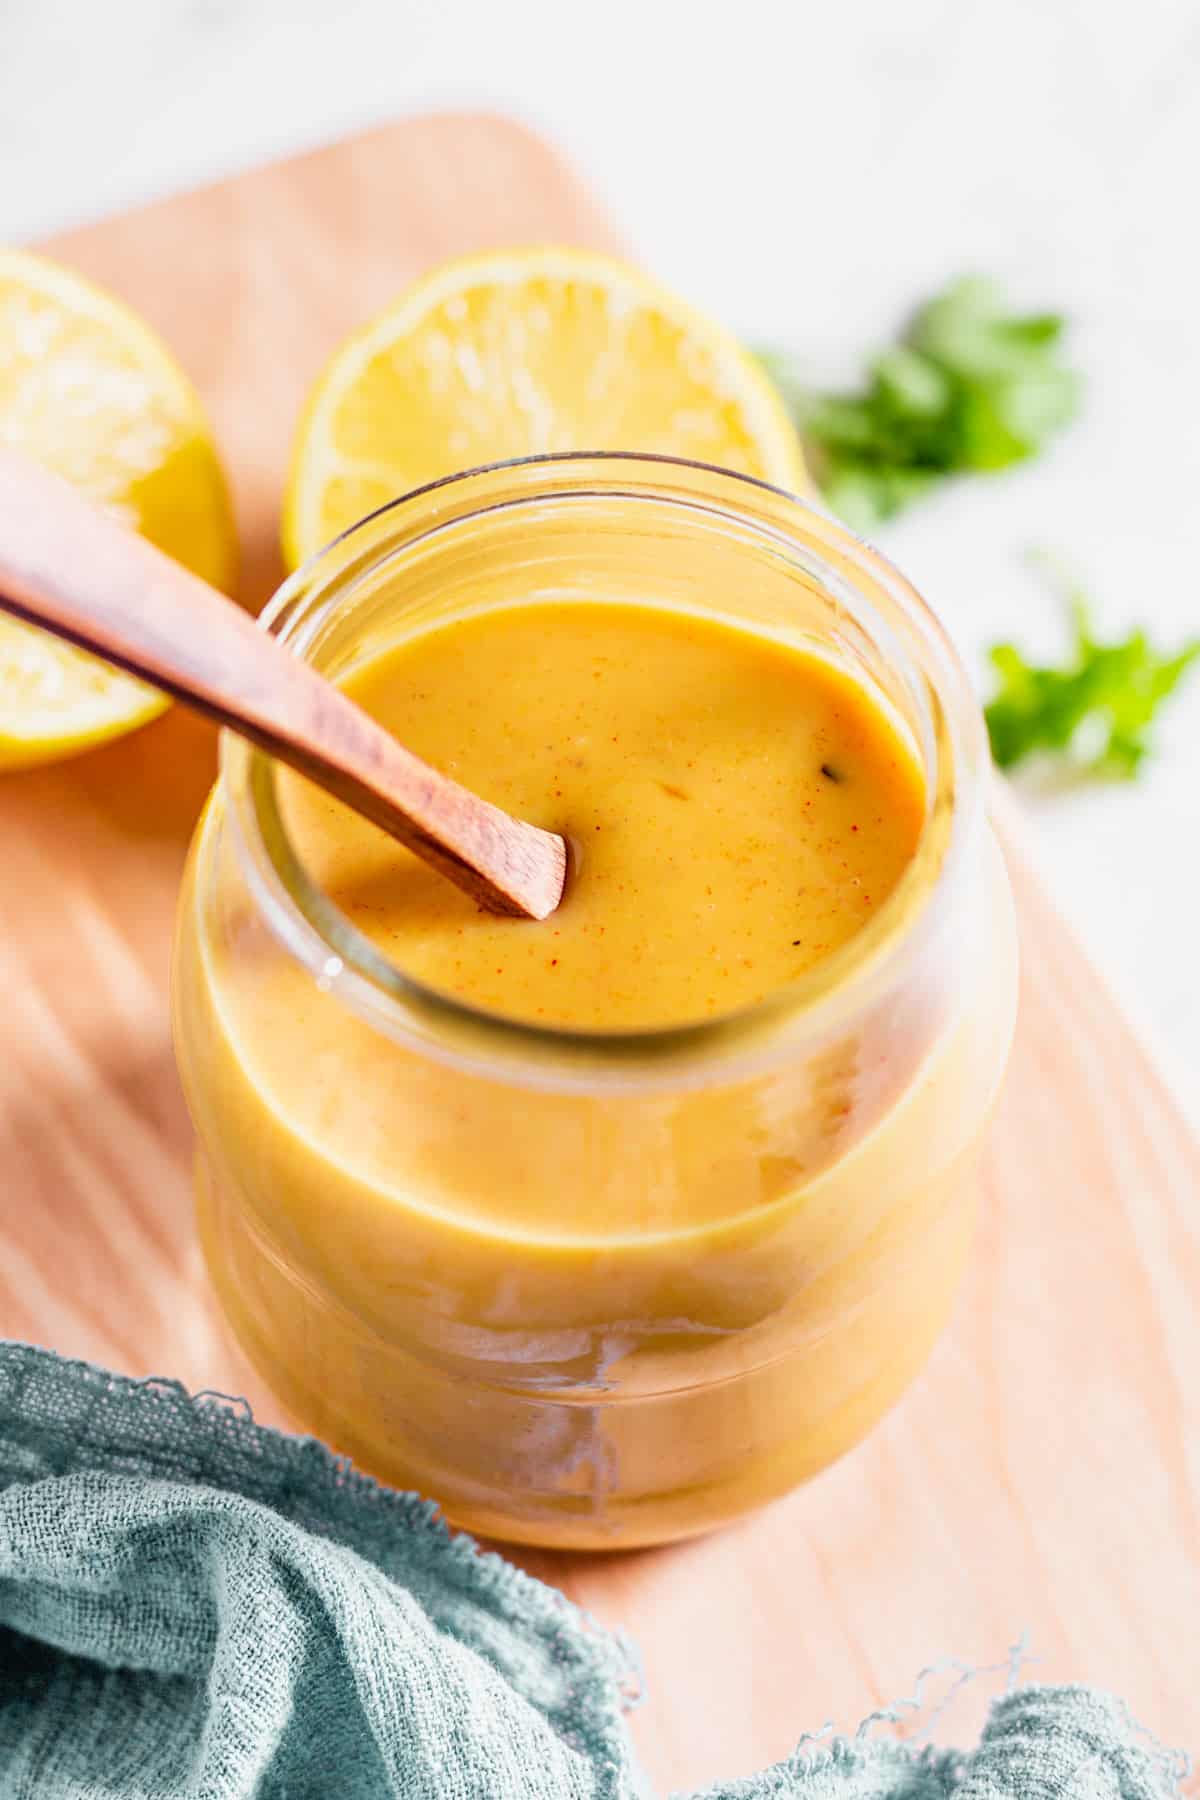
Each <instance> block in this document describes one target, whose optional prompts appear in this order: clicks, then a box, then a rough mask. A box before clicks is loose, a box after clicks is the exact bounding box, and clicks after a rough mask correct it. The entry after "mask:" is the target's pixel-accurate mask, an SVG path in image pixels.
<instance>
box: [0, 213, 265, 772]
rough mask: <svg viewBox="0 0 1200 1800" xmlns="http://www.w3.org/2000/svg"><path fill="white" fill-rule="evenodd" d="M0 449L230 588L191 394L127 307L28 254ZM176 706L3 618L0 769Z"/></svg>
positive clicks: (14, 323)
mask: <svg viewBox="0 0 1200 1800" xmlns="http://www.w3.org/2000/svg"><path fill="white" fill-rule="evenodd" d="M0 444H4V445H6V446H8V447H9V448H11V449H14V450H20V451H22V452H24V453H25V454H26V455H28V456H32V457H33V458H35V460H36V461H38V462H40V463H43V464H45V466H46V467H47V468H50V469H54V470H55V471H57V473H58V474H60V475H63V476H65V477H66V478H67V479H68V480H69V481H71V482H73V483H74V484H75V486H77V487H79V488H81V489H82V490H83V491H84V492H85V493H87V494H90V495H91V496H92V497H93V498H94V499H96V500H98V501H100V502H102V503H103V504H104V505H105V506H107V507H108V508H109V510H110V511H112V512H113V513H115V514H116V515H117V516H118V517H119V518H122V519H124V520H126V521H127V522H128V523H129V524H130V525H131V526H132V527H134V528H135V529H136V530H138V531H140V532H142V534H143V535H144V536H145V537H148V538H149V539H150V540H151V542H152V543H155V544H157V545H158V546H159V547H160V548H161V549H163V550H165V551H167V552H168V554H169V555H171V556H173V557H175V558H176V560H177V561H179V562H181V563H184V564H185V565H186V566H187V567H188V568H189V569H192V570H193V571H194V572H195V573H196V574H197V575H202V576H203V577H204V579H205V580H206V581H211V582H213V583H214V584H215V585H216V586H217V587H228V586H229V585H230V584H231V582H232V579H233V573H234V532H233V520H232V515H231V513H230V508H229V498H228V494H227V492H226V488H225V479H224V476H223V475H222V472H221V467H220V463H219V461H218V458H217V452H216V448H215V445H214V444H213V440H212V434H211V432H210V431H209V428H208V425H207V423H206V421H205V418H204V415H203V413H202V411H201V408H200V402H199V400H198V399H197V397H196V394H195V392H194V390H193V388H192V386H191V383H190V382H189V381H188V379H187V377H186V376H185V375H184V373H183V371H182V370H181V369H180V368H179V366H178V364H177V363H176V362H175V361H174V359H173V358H172V357H171V356H170V355H169V353H168V352H167V350H166V349H165V348H164V347H163V345H162V344H161V343H160V342H159V340H158V338H157V337H156V336H155V335H154V333H153V332H152V331H151V330H150V328H149V326H148V325H145V324H143V322H142V321H141V320H140V319H139V318H137V317H136V315H135V314H134V313H132V312H130V311H129V310H128V308H127V307H124V306H122V305H121V304H120V303H119V302H118V301H116V300H114V299H112V298H111V297H110V296H109V295H108V294H105V293H103V292H101V290H100V289H99V288H96V287H93V286H92V284H91V283H90V282H87V281H84V280H83V279H82V278H81V277H80V276H78V275H75V274H73V273H72V272H71V271H69V270H67V269H63V268H60V267H59V266H58V265H57V264H55V263H52V262H48V261H47V260H46V259H45V258H44V257H40V256H33V255H31V254H29V253H28V252H27V251H23V250H4V249H0ZM166 705H167V701H166V699H165V697H164V696H163V695H161V694H159V693H157V692H155V691H154V689H152V688H148V687H145V686H143V684H142V683H141V682H138V681H134V680H133V679H132V678H131V677H130V676H128V675H124V674H121V673H120V672H119V671H118V670H115V669H113V668H111V667H110V666H109V665H108V664H107V663H103V662H100V661H98V660H97V659H96V658H95V657H91V656H87V655H85V654H84V653H83V652H82V651H80V650H75V649H72V648H71V647H70V646H69V645H67V644H63V643H60V642H59V640H58V639H57V638H53V637H50V636H48V635H47V634H46V633H44V632H41V631H37V630H35V629H34V628H33V627H32V626H28V625H22V624H19V623H17V622H16V621H15V620H11V619H8V618H6V617H4V616H3V615H0V768H14V767H17V766H18V765H20V764H24V763H43V762H54V761H56V760H57V759H58V758H60V757H63V756H71V755H73V754H74V753H75V752H76V751H78V750H83V749H86V748H87V746H88V745H90V744H96V743H101V742H103V741H104V740H105V739H107V738H111V737H116V736H118V735H119V734H120V733H122V732H125V731H130V730H132V729H133V728H134V727H135V726H137V725H143V724H145V722H146V721H147V720H148V719H152V718H154V717H156V715H157V714H158V713H160V712H162V710H163V708H164V707H165V706H166Z"/></svg>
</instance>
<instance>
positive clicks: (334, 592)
mask: <svg viewBox="0 0 1200 1800" xmlns="http://www.w3.org/2000/svg"><path fill="white" fill-rule="evenodd" d="M533 597H542V598H545V597H551V598H555V599H558V598H569V599H570V600H571V601H572V602H578V603H580V604H589V603H596V602H612V601H622V600H626V599H630V598H633V599H636V600H638V601H639V602H641V603H642V604H646V603H647V602H652V603H653V605H654V606H655V607H662V608H667V609H671V610H673V611H675V612H677V613H683V614H686V615H688V616H689V617H693V618H697V617H701V618H710V619H714V620H719V621H722V622H724V623H726V624H735V625H738V626H740V627H741V628H743V629H745V630H751V631H754V632H757V633H760V634H762V635H763V636H764V637H767V638H770V639H772V640H773V641H775V642H778V643H786V644H791V645H794V646H796V647H798V648H804V649H806V650H809V651H812V652H815V653H819V654H820V655H821V656H822V657H825V658H827V659H828V660H829V661H831V662H832V663H834V664H836V665H837V666H838V667H840V668H841V669H842V670H843V671H845V672H846V673H848V674H849V675H851V676H852V677H853V679H854V680H855V682H857V683H858V684H860V686H861V688H862V689H863V691H864V692H866V693H868V694H869V695H870V696H871V697H872V700H873V702H874V703H875V704H877V705H878V706H879V707H880V708H881V709H884V710H886V712H887V714H888V716H889V718H890V719H892V720H893V721H895V723H896V728H897V729H898V730H900V731H902V732H903V733H904V734H905V736H906V739H907V741H908V742H910V743H911V745H912V746H913V750H914V754H915V756H916V757H917V759H918V761H919V764H920V768H921V771H922V774H923V778H924V789H925V811H924V822H923V824H922V825H921V827H920V835H919V840H918V842H917V846H916V850H915V853H914V855H913V857H912V860H911V862H910V864H909V866H908V867H907V869H906V870H905V872H904V874H903V876H902V877H901V879H900V880H899V882H898V884H897V886H896V887H895V889H894V891H893V892H892V893H891V894H890V896H889V898H888V899H887V900H886V902H885V903H884V904H883V905H882V906H881V907H880V908H879V909H878V911H877V912H876V913H874V914H873V916H872V917H871V919H870V921H869V922H868V924H866V925H865V926H864V927H862V929H861V930H859V931H858V932H857V934H856V935H854V936H853V937H851V938H850V939H849V941H848V942H847V943H845V944H844V945H842V947H841V948H840V949H838V950H836V951H834V952H833V953H832V954H831V955H830V956H829V957H828V958H827V959H825V960H824V961H821V962H819V963H818V964H817V965H816V966H815V967H813V968H811V969H809V970H808V971H807V972H806V973H805V974H804V975H802V976H801V977H800V978H799V979H798V980H796V981H795V982H793V983H792V984H790V985H788V986H786V987H784V988H781V989H780V990H779V991H778V992H776V993H774V994H772V995H770V996H768V998H767V999H765V1000H764V1001H762V1002H760V1003H758V1004H756V1005H754V1006H752V1007H750V1008H749V1009H747V1010H743V1011H741V1012H739V1013H735V1014H733V1015H730V1016H727V1017H720V1018H717V1019H714V1020H707V1021H704V1022H702V1023H699V1024H692V1025H688V1026H685V1027H682V1028H678V1029H673V1030H652V1031H644V1032H640V1033H627V1034H626V1035H624V1036H612V1035H602V1034H599V1033H596V1032H590V1033H589V1032H578V1031H577V1032H570V1031H566V1030H544V1029H536V1028H533V1027H530V1026H527V1025H523V1024H515V1023H511V1022H507V1021H505V1020H502V1019H500V1018H498V1017H496V1016H495V1015H494V1014H488V1013H483V1012H480V1011H473V1010H471V1009H470V1008H469V1007H468V1006H466V1005H464V1004H461V1003H458V1002H455V1001H453V1000H450V999H447V998H445V997H443V996H439V995H438V994H436V993H433V992H431V991H429V990H426V989H424V988H422V987H420V986H419V985H418V984H416V983H415V982H414V981H412V980H411V979H409V978H407V977H406V976H405V975H404V974H403V973H402V972H401V971H400V970H399V969H398V968H396V967H394V966H392V964H391V963H390V962H388V961H387V960H386V958H385V956H384V955H383V953H382V952H381V950H380V948H379V947H378V945H376V944H373V943H372V942H371V941H369V940H368V939H367V938H365V937H364V936H362V935H361V933H360V931H359V929H358V928H357V926H356V925H354V924H352V923H351V921H350V920H349V919H348V918H347V917H346V916H345V915H344V914H343V913H342V912H341V911H340V910H339V908H338V907H337V906H336V905H335V904H334V902H333V900H332V899H331V898H330V895H329V894H328V893H327V892H325V891H323V890H322V888H321V886H320V885H319V884H318V883H317V882H315V881H314V879H313V876H312V871H311V869H310V868H309V867H308V866H306V863H305V859H304V856H303V854H302V852H301V849H300V848H299V847H298V844H297V841H296V839H295V837H294V834H293V833H292V832H291V830H290V828H289V826H288V824H287V823H286V822H285V813H284V812H283V811H281V808H280V804H279V795H278V793H277V791H276V776H275V772H274V771H273V770H272V768H271V767H270V765H269V764H267V763H266V762H265V760H264V759H263V758H261V757H260V756H258V754H257V753H255V752H253V751H250V750H249V749H248V748H247V747H245V746H244V745H241V744H238V743H235V742H232V741H227V742H226V743H225V745H224V749H223V764H222V778H221V782H220V784H219V786H218V788H217V790H216V792H215V794H214V797H213V800H212V802H211V804H210V806H209V809H208V811H207V813H206V816H205V819H204V821H203V823H202V824H201V827H200V829H199V831H198V833H197V837H196V842H195V844H194V846H193V852H192V857H191V861H190V865H189V872H188V877H187V882H186V885H185V890H184V894H183V898H182V903H181V910H180V918H179V929H178V939H177V952H176V967H175V1018H176V1041H177V1047H178V1054H179V1060H180V1066H181V1069H182V1073H183V1078H184V1083H185V1087H186V1091H187V1095H188V1100H189V1104H190V1106H191V1109H192V1113H193V1117H194V1119H195V1123H196V1128H197V1132H198V1136H199V1145H200V1148H199V1159H198V1166H199V1183H198V1187H199V1212H200V1229H201V1235H202V1239H203V1243H204V1248H205V1254H206V1256H207V1259H208V1264H209V1268H210V1271H211V1274H212V1278H213V1281H214V1283H215V1285H216V1288H217V1290H218V1292H219V1294H220V1297H221V1300H222V1303H223V1305H224V1308H225V1311H226V1314H227V1316H228V1319H229V1321H230V1323H231V1325H232V1327H233V1330H234V1332H235V1333H236V1335H237V1337H238V1339H239V1341H240V1343H241V1344H242V1346H243V1347H244V1349H245V1350H246V1352H247V1353H248V1355H249V1356H250V1358H251V1359H252V1361H253V1362H254V1363H255V1365H256V1366H257V1368H258V1369H259V1371H260V1372H261V1373H262V1375H263V1376H264V1377H265V1378H266V1379H267V1381H268V1382H269V1383H270V1385H271V1386H272V1388H273V1389H274V1391H275V1392H276V1393H277V1394H278V1395H279V1397H280V1399H281V1400H282V1401H283V1402H284V1404H285V1405H286V1406H287V1407H288V1409H289V1411H290V1412H291V1414H292V1415H293V1416H294V1418H295V1420H296V1422H297V1424H298V1425H300V1426H302V1427H303V1428H305V1429H306V1430H309V1431H312V1432H315V1433H316V1434H318V1435H319V1436H321V1437H323V1438H326V1439H327V1440H328V1441H330V1442H331V1443H333V1444H334V1445H336V1446H337V1447H338V1448H339V1449H341V1450H343V1451H346V1452H348V1453H349V1454H350V1455H351V1456H353V1457H354V1459H355V1460H356V1461H357V1462H358V1463H359V1464H360V1465H361V1466H362V1467H364V1468H366V1469H368V1470H370V1471H372V1472H373V1473H375V1474H377V1475H379V1476H380V1477H381V1478H383V1479H384V1480H387V1481H389V1482H392V1483H395V1484H398V1485H400V1486H405V1487H414V1488H417V1489H419V1490H421V1491H422V1492H423V1493H426V1494H428V1495H431V1496H432V1497H434V1498H435V1499H437V1500H438V1501H440V1502H441V1504H442V1505H443V1507H444V1508H445V1510H446V1512H447V1514H448V1515H449V1516H450V1518H451V1519H453V1520H454V1521H455V1522H457V1523H461V1524H465V1525H469V1526H471V1527H472V1528H473V1529H475V1530H477V1531H481V1532H485V1533H488V1534H491V1535H494V1536H500V1537H507V1538H510V1539H516V1540H522V1541H526V1542H531V1543H540V1544H553V1545H564V1546H568V1545H570V1546H579V1547H596V1548H609V1547H619V1546H629V1545H633V1544H645V1543H653V1542H657V1541H662V1540H665V1539H669V1538H673V1537H680V1536H684V1535H686V1534H688V1533H691V1532H697V1531H702V1530H705V1529H707V1528H709V1527H710V1526H713V1525H716V1524H718V1523H720V1522H722V1521H724V1520H727V1519H730V1518H732V1517H734V1516H736V1515H737V1514H738V1513H740V1512H743V1511H744V1510H746V1509H747V1508H749V1507H753V1506H757V1505H760V1504H761V1503H763V1502H764V1501H767V1500H769V1499H771V1498H773V1497H774V1496H776V1495H779V1494H781V1493H783V1492H784V1491H786V1490H787V1489H788V1488H790V1487H792V1486H793V1485H795V1484H796V1483H797V1482H799V1481H802V1480H804V1479H805V1478H806V1477H807V1476H809V1475H811V1474H813V1473H814V1472H815V1471H817V1470H818V1469H820V1468H822V1467H824V1466H825V1465H826V1464H827V1463H829V1462H830V1461H831V1460H832V1459H833V1458H835V1457H837V1456H839V1455H840V1454H841V1453H842V1452H843V1451H845V1450H847V1449H848V1448H849V1447H850V1446H851V1445H853V1444H854V1443H855V1442H857V1441H858V1439H860V1438H861V1437H862V1436H863V1434H864V1433H865V1432H866V1431H867V1430H869V1428H870V1427H871V1426H872V1425H873V1424H874V1423H875V1421H876V1420H877V1419H878V1418H879V1417H880V1415H881V1414H882V1413H883V1412H884V1411H885V1410H886V1409H887V1407H888V1406H890V1405H891V1403H892V1402H893V1401H894V1400H895V1399H896V1398H897V1396H898V1395H899V1394H900V1393H901V1392H902V1391H903V1389H904V1388H905V1387H906V1385H907V1384H908V1383H909V1381H910V1380H911V1379H912V1377H913V1376H914V1375H915V1373H916V1372H917V1371H918V1369H919V1368H920V1367H921V1365H922V1363H923V1362H924V1360H925V1358H926V1356H927V1355H928V1353H929V1351H930V1349H931V1347H932V1345H933V1342H934V1340H935V1338H936V1337H937V1334H938V1332H939V1331H940V1330H941V1328H942V1326H943V1324H944V1323H945V1320H946V1318H947V1315H948V1313H949V1310H950V1307H951V1303H952V1300H953V1296H954V1291H955V1287H956V1284H957V1282H958V1278H959V1275H960V1272H961V1269H962V1265H963V1260H964V1256H965V1253H966V1249H967V1245H968V1241H969V1235H970V1228H971V1222H972V1212H973V1206H974V1194H973V1186H972V1178H971V1171H972V1163H973V1158H974V1153H975V1151H976V1150H977V1147H978V1142H979V1138H980V1135H981V1133H982V1130H983V1127H984V1124H985V1122H986V1119H987V1116H988V1114H989V1111H990V1108H991V1105H992V1101H993V1099H994V1096H995V1093H996V1090H997V1086H998V1083H999V1080H1000V1077H1001V1074H1002V1071H1003V1066H1004V1061H1005V1057H1006V1055H1007V1051H1008V1046H1009V1041H1010V1038H1011V1033H1012V1024H1013V1013H1014V1006H1015V992H1016V967H1015V948H1014V931H1013V920H1012V913H1011V904H1010V900H1009V895H1008V888H1007V882H1006V879H1005V875H1004V871H1003V867H1002V863H1001V860H1000V857H999V854H998V851H997V849H996V846H995V843H994V841H993V839H992V836H991V833H990V830H989V828H988V825H987V821H986V818H985V815H984V811H983V805H982V793H981V787H982V783H983V779H984V772H985V766H986V751H985V747H984V739H983V735H982V731H981V726H980V721H979V718H978V714H977V709H976V707H975V704H974V702H973V700H972V698H971V695H970V692H969V689H968V686H967V684H966V681H965V678H964V676H963V674H962V671H961V669H960V667H959V665H958V663H957V661H956V660H955V658H954V655H953V653H952V651H951V650H950V649H949V647H948V645H947V642H946V640H945V638H944V636H943V635H942V633H941V631H940V629H939V628H938V626H937V625H936V623H935V621H934V620H933V619H932V618H931V616H930V615H929V613H928V612H927V611H926V609H925V608H924V607H923V605H922V604H921V602H920V600H919V599H918V598H917V596H916V595H915V594H914V593H913V592H912V590H911V589H910V588H909V587H908V586H907V584H905V583H904V582H903V581H902V580H901V579H900V577H899V576H897V575H896V574H895V572H894V571H893V570H891V569H890V568H889V567H888V565H887V564H886V563H884V562H883V560H882V559H881V558H880V557H878V556H877V555H876V554H875V553H874V552H872V551H870V550H868V549H866V548H865V547H863V546H861V545H859V544H857V543H856V542H855V541H854V540H853V539H852V538H851V537H850V536H849V535H848V534H847V533H845V532H844V531H842V530H841V529H840V528H839V527H837V526H835V525H833V524H832V523H830V522H829V521H828V520H826V519H824V518H823V517H821V516H820V515H818V514H816V513H814V512H812V511H810V510H809V509H807V508H806V507H804V506H802V505H801V504H800V503H799V502H797V501H795V500H792V499H790V498H788V497H786V496H783V495H780V494H777V493H775V492H773V491H771V490H769V489H766V488H764V487H762V486H760V485H758V484H756V483H753V482H749V481H746V480H743V479H741V478H738V477H734V476H731V475H726V474H720V473H717V472H715V471H710V470H703V469H698V468H694V467H690V466H687V465H682V464H675V463H671V462H666V461H659V460H655V459H649V458H635V457H584V458H558V459H543V460H538V461H534V462H529V463H523V464H516V465H510V466H506V467H501V468H498V469H493V470H487V471H482V472H479V473H476V474H473V475H468V476H463V477H459V478H457V479H455V480H453V481H450V482H447V483H442V484H439V485H438V486H435V487H434V488H432V489H429V490H426V491H424V492H423V493H421V494H417V495H414V496H411V497H410V498H409V499H407V500H405V501H402V502H398V503H397V504H396V505H395V506H394V507H392V508H389V509H387V510H386V511H385V512H383V513H381V514H377V515H375V516H374V517H373V518H371V519H369V520H367V521H365V522H364V523H363V524H362V525H360V526H359V527H357V528H356V529H355V530H354V531H352V532H350V533H349V534H347V536H346V537H344V538H342V539H341V540H339V541H338V542H337V543H336V544H334V545H333V546H331V548H330V549H329V550H327V551H326V552H324V553H323V554H322V555H321V556H320V557H318V558H317V559H316V560H315V562H313V563H312V564H310V565H308V566H307V567H306V568H305V569H303V570H301V571H300V573H299V574H298V575H297V576H296V577H294V578H293V580H292V581H291V582H289V583H288V584H287V586H286V587H285V588H284V589H283V591H282V592H281V594H280V595H279V596H278V598H277V600H276V601H275V603H274V605H273V607H272V609H271V612H270V615H269V617H270V623H271V627H272V629H274V630H275V631H277V632H278V633H280V635H282V636H283V637H284V638H285V639H286V640H287V641H288V642H289V643H290V644H292V645H293V646H294V647H295V648H296V649H297V651H298V652H299V653H300V654H302V655H304V656H305V657H307V658H308V659H310V660H311V661H312V662H313V663H314V664H316V665H317V666H318V667H320V668H321V669H322V670H323V671H325V672H326V673H328V674H330V675H331V676H333V677H335V678H344V677H346V676H347V675H348V674H349V673H350V672H351V671H353V670H355V669H357V668H361V667H362V666H364V664H365V663H367V662H368V661H369V660H370V659H372V658H374V657H376V656H378V655H379V654H380V653H381V652H382V651H384V650H386V649H387V648H388V647H389V646H392V645H394V644H397V643H399V642H401V641H402V640H405V639H408V638H411V637H413V636H414V635H415V634H418V633H422V632H427V631H429V630H431V629H433V628H435V627H441V626H444V625H446V624H448V623H450V622H452V621H453V620H455V619H456V618H463V617H466V616H467V615H468V614H470V615H476V614H480V613H482V612H486V611H487V610H488V609H490V608H495V607H504V606H512V605H513V604H514V603H518V602H523V601H528V600H529V599H531V598H533ZM502 701H503V697H502V696H500V697H499V698H498V704H502Z"/></svg>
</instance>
